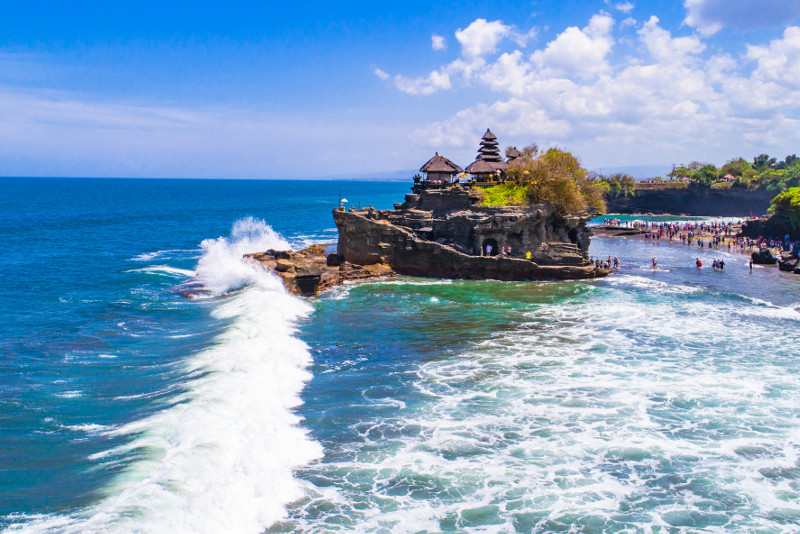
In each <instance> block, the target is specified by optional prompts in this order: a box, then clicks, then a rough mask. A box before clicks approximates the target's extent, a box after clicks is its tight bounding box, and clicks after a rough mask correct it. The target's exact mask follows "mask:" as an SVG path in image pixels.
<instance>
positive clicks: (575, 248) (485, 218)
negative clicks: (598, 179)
mask: <svg viewBox="0 0 800 534" xmlns="http://www.w3.org/2000/svg"><path fill="white" fill-rule="evenodd" d="M437 194H438V195H439V196H438V200H437V201H436V202H434V204H439V205H445V204H448V201H447V200H446V195H442V194H441V192H440V191H437ZM457 194H458V196H459V197H460V198H462V197H463V198H467V195H465V194H463V191H459V192H457ZM426 196H427V194H423V195H421V196H420V203H423V204H424V203H425V202H426V200H425V197H426ZM459 202H460V201H459ZM454 204H456V205H458V202H455V203H454ZM379 214H380V217H379V218H378V219H372V218H369V217H367V216H366V213H359V212H356V213H342V212H338V211H334V213H333V218H334V221H335V222H336V226H337V228H338V229H339V254H341V255H342V256H344V258H345V260H346V261H348V262H350V263H354V264H357V265H362V266H368V265H373V264H388V265H389V266H390V267H391V268H392V269H393V270H394V271H396V272H398V273H401V274H408V275H416V276H434V277H447V278H471V279H487V278H491V279H496V280H543V279H579V278H593V277H596V276H605V275H606V274H608V272H607V271H604V270H602V269H596V268H595V267H594V266H592V265H590V264H589V261H588V254H587V253H588V247H589V231H588V230H587V229H586V225H585V223H586V221H588V220H589V218H590V215H589V214H583V215H581V216H573V217H564V216H560V215H557V214H556V213H555V208H554V207H553V206H551V205H549V204H542V205H537V206H526V207H503V208H487V207H478V206H475V207H472V208H471V209H469V210H458V211H455V212H453V211H450V212H448V211H440V212H438V213H436V212H421V211H420V210H396V211H382V212H379ZM421 218H422V219H425V220H427V221H429V224H430V227H431V228H432V231H431V232H426V233H429V234H431V235H430V236H429V237H427V238H422V237H420V236H418V235H415V233H414V232H413V230H412V228H414V227H415V226H416V223H418V221H419V220H420V219H421ZM443 238H444V239H445V241H446V242H447V243H453V244H452V245H450V244H445V243H439V242H437V240H440V239H443ZM487 244H491V245H492V254H493V255H492V256H491V257H489V256H485V255H476V254H465V253H464V252H461V251H459V250H458V249H461V250H472V251H482V250H486V245H487ZM509 245H510V246H511V247H512V253H513V255H514V256H516V257H506V256H502V255H494V254H496V253H497V252H499V251H500V250H502V248H503V247H506V246H509ZM456 247H458V248H456ZM528 251H530V252H531V256H532V258H531V260H532V261H531V260H527V259H525V258H524V255H525V253H526V252H528Z"/></svg>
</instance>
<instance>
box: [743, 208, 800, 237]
mask: <svg viewBox="0 0 800 534" xmlns="http://www.w3.org/2000/svg"><path fill="white" fill-rule="evenodd" d="M741 235H743V236H745V237H750V238H752V239H758V238H759V237H767V238H772V239H778V240H783V238H784V237H785V236H787V235H788V236H789V239H790V240H796V239H800V232H798V230H797V229H795V227H794V225H793V224H792V221H791V220H789V217H787V216H785V215H778V214H773V215H770V216H769V217H765V218H761V219H754V220H750V221H747V222H745V223H744V224H743V225H742V230H741Z"/></svg>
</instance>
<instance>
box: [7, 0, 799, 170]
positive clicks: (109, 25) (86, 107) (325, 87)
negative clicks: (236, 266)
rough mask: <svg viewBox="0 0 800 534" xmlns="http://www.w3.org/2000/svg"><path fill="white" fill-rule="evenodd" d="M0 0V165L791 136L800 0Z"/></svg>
mask: <svg viewBox="0 0 800 534" xmlns="http://www.w3.org/2000/svg"><path fill="white" fill-rule="evenodd" d="M61 4H63V5H59V4H58V3H55V2H36V1H29V2H0V175H5V176H137V177H138V176H141V177H221V178H226V177H230V178H315V177H331V176H341V177H343V176H365V175H372V174H375V175H380V174H382V173H386V172H390V171H395V170H406V169H415V168H418V167H419V166H420V165H421V164H422V163H424V162H425V161H426V160H427V159H428V158H429V157H430V156H431V155H433V152H434V151H439V152H440V153H443V154H445V155H447V156H448V157H449V158H451V159H453V160H455V161H456V162H458V163H459V164H461V165H462V166H466V165H467V164H469V162H470V161H472V159H474V155H475V152H476V149H477V143H478V140H479V138H480V136H481V134H482V133H483V132H484V131H485V129H486V128H487V127H490V128H492V130H493V131H494V133H495V134H497V135H498V137H499V140H500V142H501V144H502V145H503V146H506V145H516V146H520V147H521V146H524V145H527V144H530V143H533V142H535V143H537V144H539V145H540V146H551V145H556V146H560V147H563V148H566V149H568V150H571V151H573V152H574V153H575V154H577V155H578V156H579V157H580V158H581V159H582V161H583V162H584V164H585V165H586V166H588V167H590V168H603V167H620V166H636V165H669V164H671V163H679V162H688V161H690V160H701V161H708V162H711V163H715V164H721V163H723V162H724V161H725V160H727V159H729V158H731V157H735V156H739V155H742V156H745V157H748V158H751V157H752V156H753V155H755V154H758V153H761V152H767V153H769V154H772V155H776V156H779V157H783V156H785V155H786V154H790V153H795V152H800V127H799V126H800V0H762V1H761V2H752V1H750V0H727V1H723V0H684V1H683V2H681V1H675V2H667V1H655V2H635V1H633V0H621V1H611V0H609V1H604V0H596V1H583V2H577V1H566V2H552V1H549V2H545V1H529V2H524V1H523V2H520V1H515V2H504V1H500V2H491V3H488V2H470V1H461V2H453V3H449V4H448V3H441V2H439V3H435V4H434V3H431V2H413V1H412V2H403V3H397V4H387V3H381V2H354V3H353V2H351V3H339V4H337V3H313V2H312V3H308V2H306V3H302V2H274V3H273V2H225V3H211V2H193V3H184V4H179V3H170V4H169V5H165V4H167V3H164V4H162V3H150V2H116V3H114V2H80V3H77V5H73V6H70V5H67V3H61Z"/></svg>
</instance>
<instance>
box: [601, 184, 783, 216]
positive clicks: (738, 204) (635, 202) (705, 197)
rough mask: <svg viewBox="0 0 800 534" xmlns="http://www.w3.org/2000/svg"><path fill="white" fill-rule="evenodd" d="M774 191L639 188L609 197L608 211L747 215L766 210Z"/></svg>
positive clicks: (759, 213) (607, 199)
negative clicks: (625, 193)
mask: <svg viewBox="0 0 800 534" xmlns="http://www.w3.org/2000/svg"><path fill="white" fill-rule="evenodd" d="M774 196H775V195H774V193H769V192H766V191H748V190H746V189H706V188H698V187H687V188H685V189H658V188H653V189H644V188H641V189H636V191H635V193H634V195H632V196H627V197H625V196H620V197H616V198H606V210H607V211H608V213H658V214H672V215H709V216H717V217H718V216H730V217H745V216H750V215H751V212H752V214H753V215H761V214H762V213H766V211H767V208H769V204H770V201H771V200H772V197H774Z"/></svg>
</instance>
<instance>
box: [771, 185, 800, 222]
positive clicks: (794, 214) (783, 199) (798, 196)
mask: <svg viewBox="0 0 800 534" xmlns="http://www.w3.org/2000/svg"><path fill="white" fill-rule="evenodd" d="M769 211H771V212H773V213H776V214H778V215H785V216H787V217H789V221H791V223H792V228H794V229H797V228H798V227H800V187H791V188H789V189H787V190H786V191H783V192H781V193H778V194H777V195H776V196H775V198H773V199H772V203H771V204H770V207H769Z"/></svg>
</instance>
